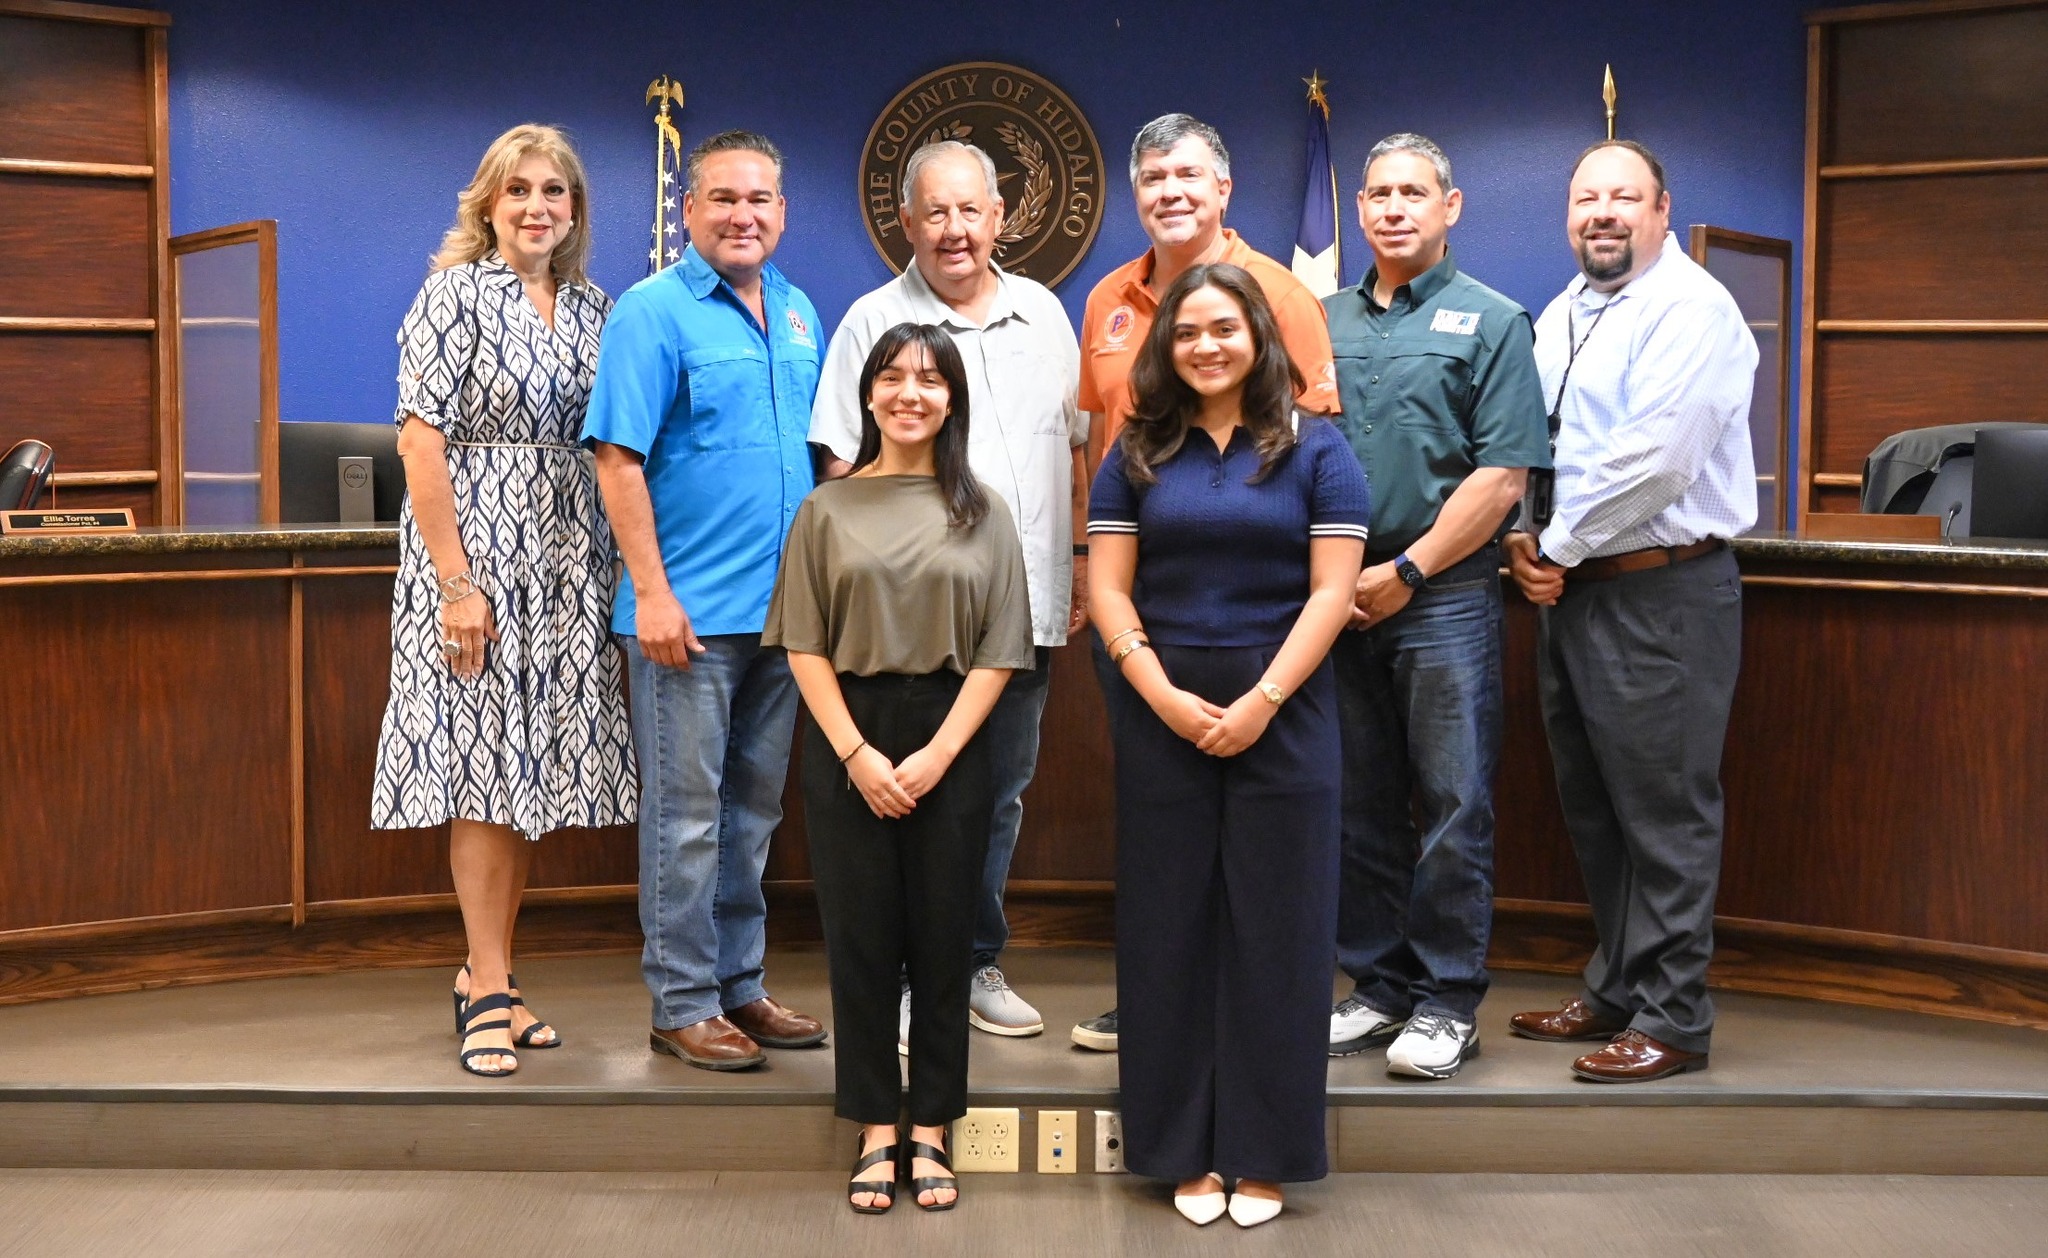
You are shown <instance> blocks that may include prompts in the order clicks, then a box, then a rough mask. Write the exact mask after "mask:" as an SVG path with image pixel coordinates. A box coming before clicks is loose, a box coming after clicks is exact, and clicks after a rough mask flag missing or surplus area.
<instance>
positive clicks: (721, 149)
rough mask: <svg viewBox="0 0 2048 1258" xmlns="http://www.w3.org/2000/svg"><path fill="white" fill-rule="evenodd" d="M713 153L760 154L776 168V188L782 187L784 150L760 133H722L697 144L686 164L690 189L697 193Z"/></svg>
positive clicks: (685, 168)
mask: <svg viewBox="0 0 2048 1258" xmlns="http://www.w3.org/2000/svg"><path fill="white" fill-rule="evenodd" d="M713 153H759V154H760V155H761V156H763V157H765V158H767V159H768V160H769V161H770V162H771V163H773V164H774V166H775V186H776V187H777V188H780V187H781V186H782V150H781V149H779V148H776V147H775V141H773V140H771V139H769V138H768V137H767V136H765V135H762V134H761V133H760V132H758V131H721V132H719V133H718V134H717V135H714V136H707V137H706V138H704V139H702V140H699V141H698V142H697V147H696V148H693V149H691V150H690V156H689V158H688V159H687V160H686V162H685V164H684V170H685V171H686V173H687V175H688V178H689V189H690V191H691V192H695V191H697V181H698V180H699V179H701V178H702V177H703V175H704V162H705V160H706V159H707V158H709V157H710V156H711V155H712V154H713Z"/></svg>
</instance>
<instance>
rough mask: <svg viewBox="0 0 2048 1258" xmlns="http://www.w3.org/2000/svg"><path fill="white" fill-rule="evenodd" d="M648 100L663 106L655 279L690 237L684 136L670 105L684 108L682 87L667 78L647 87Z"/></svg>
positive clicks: (657, 137) (658, 122)
mask: <svg viewBox="0 0 2048 1258" xmlns="http://www.w3.org/2000/svg"><path fill="white" fill-rule="evenodd" d="M647 100H648V103H649V104H652V103H654V102H655V101H660V102H661V108H660V110H659V111H657V112H656V114H655V115H654V176H655V178H654V227H653V230H652V236H653V239H652V240H651V241H650V242H649V244H648V246H647V273H648V274H649V275H652V274H654V273H655V272H656V271H659V270H660V269H661V268H663V267H665V266H670V265H673V264H674V263H675V262H677V261H678V260H680V259H681V258H682V256H683V246H684V245H686V244H688V243H689V240H690V234H689V233H688V232H687V231H685V230H684V229H683V136H682V133H681V132H680V131H677V130H676V124H675V123H674V122H673V121H672V120H670V118H669V116H668V109H669V105H670V103H671V102H673V103H674V104H675V106H676V107H677V108H678V109H680V108H682V104H683V85H682V84H680V83H678V82H676V81H675V80H674V79H671V78H670V77H668V76H667V75H666V74H664V75H662V76H661V77H660V78H658V79H656V80H654V82H652V83H650V84H648V85H647Z"/></svg>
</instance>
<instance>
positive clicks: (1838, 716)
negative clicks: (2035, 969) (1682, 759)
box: [1496, 563, 2048, 952]
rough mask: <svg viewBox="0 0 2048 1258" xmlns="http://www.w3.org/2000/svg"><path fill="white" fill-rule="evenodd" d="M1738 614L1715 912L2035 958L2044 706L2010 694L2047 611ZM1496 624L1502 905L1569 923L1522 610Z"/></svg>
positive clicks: (1797, 598) (1569, 862)
mask: <svg viewBox="0 0 2048 1258" xmlns="http://www.w3.org/2000/svg"><path fill="white" fill-rule="evenodd" d="M1744 569H1745V572H1746V573H1755V572H1763V573H1768V572H1770V571H1771V570H1772V569H1771V566H1770V565H1767V564H1764V565H1759V564H1755V563H1745V565H1744ZM1838 574H1839V570H1837V572H1836V573H1835V574H1831V575H1838ZM1853 575H1855V576H1857V577H1868V576H1872V575H1883V574H1882V573H1872V572H1870V571H1869V570H1862V571H1857V572H1855V573H1854V574H1853ZM1973 575H1974V574H1973ZM1743 599H1744V608H1743V613H1744V614H1743V665H1742V675H1741V679H1740V681H1739V683H1738V684H1737V688H1736V695H1735V708H1734V713H1733V716H1732V718H1731V722H1730V727H1729V733H1728V750H1727V753H1726V756H1725V758H1724V760H1723V762H1722V782H1723V784H1724V786H1725V787H1726V790H1727V798H1728V820H1727V839H1726V845H1725V849H1724V853H1725V855H1724V861H1723V872H1722V881H1721V894H1720V899H1719V902H1718V904H1717V906H1716V907H1717V910H1718V912H1719V913H1720V914H1721V915H1722V916H1724V917H1736V918H1754V919H1758V920H1762V921H1776V922H1793V923H1799V924H1800V925H1801V926H1807V927H1821V928H1832V929H1841V930H1853V931H1864V932H1874V933H1877V934H1883V935H1899V936H1905V937H1910V938H1921V939H1931V940H1940V941H1945V942H1949V943H1958V944H1970V945H1979V946H1984V947H1991V948H2006V949H2016V950H2020V951H2026V952H2048V915H2044V914H2042V913H2041V912H2040V907H2039V906H2040V905H2041V904H2043V903H2048V846H2044V845H2043V843H2042V841H2041V839H2042V836H2043V835H2048V776H2044V775H2043V774H2042V773H2041V772H2040V771H2039V769H2038V759H2039V755H2040V749H2042V748H2044V747H2048V705H2044V704H2043V703H2042V702H2041V701H2040V688H2039V686H2037V685H2032V684H2015V682H2016V679H2027V678H2031V677H2032V676H2033V675H2034V674H2035V673H2037V672H2038V671H2039V670H2038V668H2037V667H2036V665H2035V662H2036V661H2038V660H2040V659H2042V658H2044V657H2048V616H2043V615H2042V607H2041V605H2040V604H2039V603H2038V602H2034V601H2029V600H2022V599H2018V598H2011V599H2006V598H1985V597H1961V596H1944V595H1928V594H1900V593H1888V592H1856V591H1849V590H1831V589H1817V590H1806V589H1785V588H1772V587H1764V586H1758V585H1755V584H1749V585H1746V586H1745V587H1744V591H1743ZM1508 619H1509V629H1508V650H1507V656H1506V661H1505V663H1506V670H1505V671H1506V688H1507V735H1506V737H1507V746H1506V750H1505V754H1504V756H1503V767H1502V771H1501V776H1500V781H1499V785H1498V788H1497V795H1496V806H1497V813H1498V817H1499V821H1498V838H1497V842H1496V892H1497V894H1498V895H1499V896H1500V897H1501V898H1503V899H1510V898H1511V899H1523V900H1548V901H1565V902H1572V903H1583V902H1584V900H1585V890H1584V884H1583V882H1582V880H1581V879H1580V876H1579V872H1578V862H1577V858H1576V856H1575V855H1574V854H1573V852H1572V847H1571V841H1570V837H1569V835H1568V833H1567V832H1566V830H1565V828H1564V823H1563V818H1562V814H1561V813H1560V811H1559V808H1558V805H1557V791H1556V785H1555V781H1554V778H1553V776H1552V768H1551V761H1550V754H1549V746H1548V743H1547V741H1546V739H1545V737H1544V734H1543V727H1542V718H1541V714H1540V710H1539V707H1538V702H1537V697H1536V668H1535V621H1536V614H1535V609H1534V608H1532V607H1530V606H1529V605H1528V604H1526V603H1524V602H1522V601H1521V600H1520V599H1519V598H1518V597H1510V599H1509V618H1508ZM1936 661H1938V665H1937V664H1936V663H1935V662H1936Z"/></svg>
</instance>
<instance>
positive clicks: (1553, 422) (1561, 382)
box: [1550, 297, 1614, 455]
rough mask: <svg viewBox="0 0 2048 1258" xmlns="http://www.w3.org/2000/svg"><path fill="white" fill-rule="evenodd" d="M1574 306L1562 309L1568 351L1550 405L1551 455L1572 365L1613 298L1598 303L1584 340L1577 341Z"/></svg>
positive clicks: (1569, 381) (1590, 338) (1566, 306)
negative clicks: (1555, 395) (1554, 397)
mask: <svg viewBox="0 0 2048 1258" xmlns="http://www.w3.org/2000/svg"><path fill="white" fill-rule="evenodd" d="M1575 304H1576V301H1573V302H1567V303H1565V308H1564V339H1565V343H1566V344H1567V345H1568V346H1569V347H1570V350H1569V352H1568V353H1566V354H1565V359H1564V375H1562V376H1560V377H1558V381H1557V400H1556V401H1554V402H1552V403H1551V404H1550V453H1551V454H1552V455H1555V454H1556V453H1557V430H1558V429H1560V428H1562V427H1564V416H1563V415H1562V414H1560V411H1561V410H1562V408H1563V407H1564V389H1565V386H1566V385H1567V384H1570V383H1571V379H1572V364H1573V363H1575V362H1577V361H1579V351H1580V350H1582V349H1584V348H1585V347H1586V341H1590V340H1592V339H1593V333H1594V331H1595V330H1596V329H1598V328H1599V326H1600V320H1602V319H1604V318H1606V317H1607V307H1609V306H1611V305H1613V304H1614V298H1612V297H1609V298H1608V299H1607V300H1606V301H1604V302H1602V303H1600V309H1598V310H1596V311H1594V312H1593V321H1592V322H1591V323H1589V324H1587V325H1586V337H1585V340H1580V339H1579V328H1578V320H1577V318H1576V316H1575V315H1574V314H1573V312H1572V307H1573V305H1575Z"/></svg>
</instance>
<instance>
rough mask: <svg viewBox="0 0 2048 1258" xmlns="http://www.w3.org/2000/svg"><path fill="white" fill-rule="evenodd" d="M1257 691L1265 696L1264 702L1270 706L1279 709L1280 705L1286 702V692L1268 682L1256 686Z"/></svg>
mask: <svg viewBox="0 0 2048 1258" xmlns="http://www.w3.org/2000/svg"><path fill="white" fill-rule="evenodd" d="M1258 691H1259V693H1260V694H1262V695H1264V696H1266V702H1268V703H1270V704H1272V705H1273V706H1274V707H1276V708H1277V707H1279V706H1280V705H1281V704H1283V703H1285V702H1287V692H1286V691H1285V690H1282V689H1280V687H1278V686H1276V685H1274V684H1273V683H1272V682H1270V681H1262V682H1260V683H1259V685H1258Z"/></svg>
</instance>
